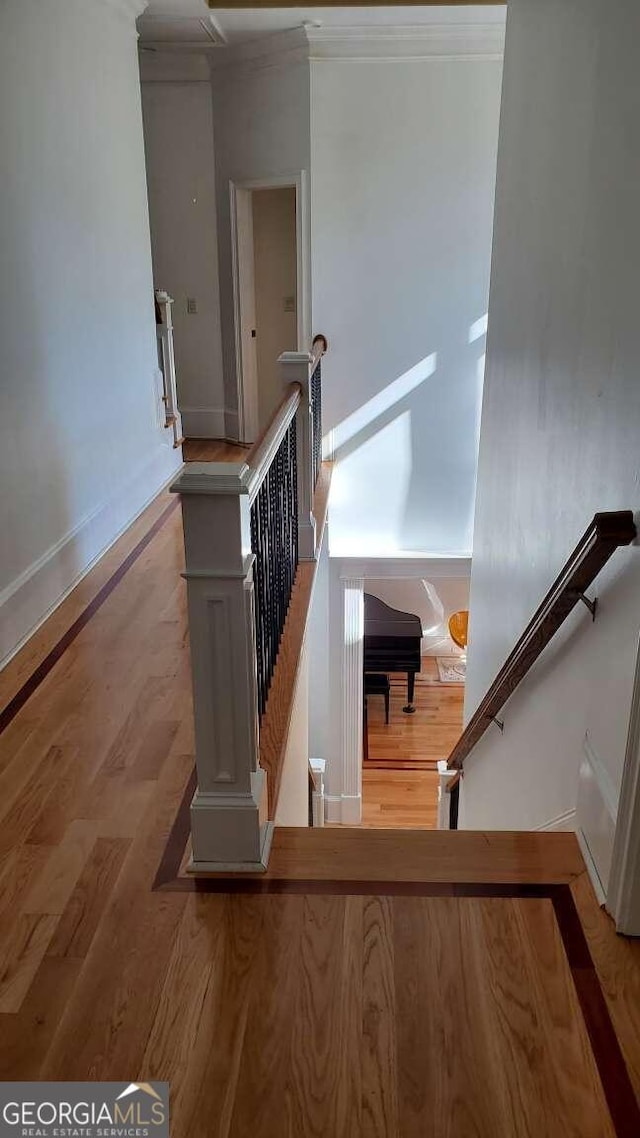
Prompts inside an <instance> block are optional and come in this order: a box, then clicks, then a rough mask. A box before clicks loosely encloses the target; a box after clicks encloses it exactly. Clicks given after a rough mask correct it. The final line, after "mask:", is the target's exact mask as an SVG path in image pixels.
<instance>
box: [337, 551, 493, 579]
mask: <svg viewBox="0 0 640 1138" xmlns="http://www.w3.org/2000/svg"><path fill="white" fill-rule="evenodd" d="M332 556H335V557H336V560H338V561H339V562H340V577H341V578H343V579H348V578H351V577H362V578H363V580H366V579H367V578H368V579H369V580H372V581H382V580H390V581H396V580H398V581H408V580H417V581H421V580H427V581H438V580H443V579H445V578H447V577H469V576H470V574H471V554H470V553H464V554H461V555H458V554H448V553H444V554H442V555H439V554H436V555H435V556H434V555H432V554H429V553H407V554H406V556H405V555H404V554H401V555H397V556H394V557H341V556H340V555H339V554H338V555H335V554H332Z"/></svg>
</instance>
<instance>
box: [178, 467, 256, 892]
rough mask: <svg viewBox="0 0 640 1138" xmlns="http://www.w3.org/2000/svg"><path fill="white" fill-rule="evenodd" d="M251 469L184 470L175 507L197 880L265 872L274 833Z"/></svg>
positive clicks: (194, 468)
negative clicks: (183, 587) (262, 733)
mask: <svg viewBox="0 0 640 1138" xmlns="http://www.w3.org/2000/svg"><path fill="white" fill-rule="evenodd" d="M249 475H250V470H249V467H248V466H247V465H246V464H245V463H239V464H235V463H213V462H211V463H189V464H188V465H187V466H186V467H185V468H184V470H183V472H182V473H181V474H180V476H179V477H178V479H177V481H176V482H175V483H174V484H173V486H172V490H174V491H176V492H178V493H179V494H180V495H181V498H182V514H183V521H184V541H185V556H186V571H185V574H184V575H185V577H186V580H187V591H188V608H189V634H190V640H191V669H192V682H193V705H194V719H195V735H196V767H197V775H198V788H197V790H196V793H195V795H194V798H193V801H192V803H191V833H192V839H193V863H192V865H193V868H194V869H195V870H198V869H200V870H220V871H230V870H242V869H246V870H254V871H255V870H260V869H264V868H266V864H267V859H268V855H269V848H270V844H271V837H272V832H273V824H272V823H270V822H269V821H268V820H267V779H266V773H265V772H264V771H263V770H261V768H260V767H259V765H258V701H257V680H256V675H257V672H256V645H255V625H254V596H253V560H254V557H253V554H252V552H251V533H250V505H249V492H248V484H249Z"/></svg>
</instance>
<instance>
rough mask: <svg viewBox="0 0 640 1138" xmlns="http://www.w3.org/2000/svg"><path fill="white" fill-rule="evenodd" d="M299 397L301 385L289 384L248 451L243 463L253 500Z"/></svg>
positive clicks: (292, 415)
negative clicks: (248, 475) (248, 469)
mask: <svg viewBox="0 0 640 1138" xmlns="http://www.w3.org/2000/svg"><path fill="white" fill-rule="evenodd" d="M301 397H302V387H301V385H300V384H299V383H290V384H289V385H288V386H287V388H286V390H285V392H284V395H283V397H282V399H281V401H280V403H279V404H278V406H277V407H276V409H275V411H274V412H273V415H272V416H271V418H270V419H269V422H268V423H267V425H266V427H265V428H264V430H263V431H261V433H260V435H259V436H258V438H257V439H256V441H255V442H254V444H253V446H252V447H251V449H250V450H249V452H248V454H247V456H246V458H245V462H246V464H247V466H248V467H250V469H251V475H250V478H249V485H250V490H249V497H250V498H253V497H254V496H255V494H256V493H257V490H258V487H259V485H260V483H261V482H262V480H263V478H264V475H265V473H266V471H267V470H268V469H269V466H270V465H271V461H272V459H273V455H274V454H275V452H276V451H277V449H278V447H279V445H280V443H281V442H282V439H283V437H284V435H285V432H286V430H287V428H288V426H289V423H290V422H291V420H292V419H293V417H294V415H295V413H296V411H297V409H298V404H299V403H300V399H301Z"/></svg>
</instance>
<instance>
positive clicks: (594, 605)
mask: <svg viewBox="0 0 640 1138" xmlns="http://www.w3.org/2000/svg"><path fill="white" fill-rule="evenodd" d="M578 597H579V599H580V600H581V601H582V603H583V605H586V606H587V608H588V609H589V612H590V613H591V619H592V620H595V619H596V612H597V609H598V598H597V597H594V598H593V600H592V601H590V600H589V598H588V597H586V596H585V594H584V593H578Z"/></svg>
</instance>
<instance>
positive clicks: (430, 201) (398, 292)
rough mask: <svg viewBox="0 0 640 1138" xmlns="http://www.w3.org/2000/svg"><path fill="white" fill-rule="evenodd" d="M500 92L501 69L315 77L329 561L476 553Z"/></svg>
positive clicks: (434, 63) (427, 66) (374, 68)
mask: <svg viewBox="0 0 640 1138" xmlns="http://www.w3.org/2000/svg"><path fill="white" fill-rule="evenodd" d="M500 76H501V63H500V61H499V60H498V59H495V58H493V59H473V60H472V59H457V60H453V59H451V58H438V59H436V58H431V59H424V60H415V59H401V60H394V59H376V60H371V59H357V60H354V59H351V60H348V59H322V60H314V61H312V63H311V153H312V240H313V250H314V257H313V266H312V273H313V325H314V331H322V332H324V333H326V335H327V336H328V337H329V341H330V351H329V353H328V355H327V357H326V359H325V360H324V361H323V404H324V406H323V414H324V427H325V430H328V431H332V432H333V442H334V445H335V446H337V448H338V451H337V453H338V458H339V460H340V461H339V466H338V468H337V470H336V472H335V474H334V486H333V489H332V499H331V520H332V527H331V537H332V549H331V552H332V555H333V554H334V553H335V554H336V555H339V556H346V555H349V554H351V553H356V552H357V553H358V554H362V555H367V554H390V553H394V552H395V551H398V550H400V551H401V550H411V551H415V550H420V551H426V552H466V551H469V550H470V548H471V540H472V520H473V500H474V489H475V475H476V448H477V435H478V427H479V415H480V400H481V388H482V361H483V356H484V336H483V334H482V327H481V326H477V323H476V322H478V321H481V320H482V317H483V316H484V315H485V314H486V311H487V293H488V281H489V259H490V247H491V226H492V210H493V192H494V178H495V158H496V145H497V134H498V117H499V101H500ZM470 341H471V342H470Z"/></svg>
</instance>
